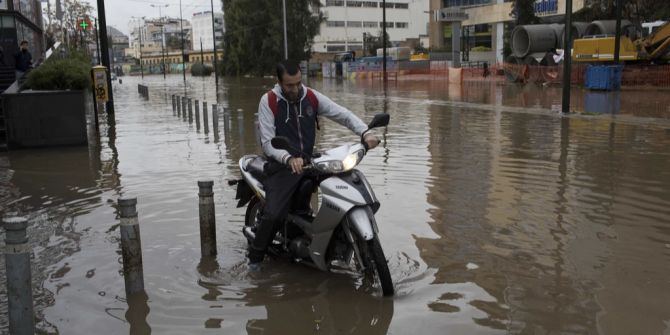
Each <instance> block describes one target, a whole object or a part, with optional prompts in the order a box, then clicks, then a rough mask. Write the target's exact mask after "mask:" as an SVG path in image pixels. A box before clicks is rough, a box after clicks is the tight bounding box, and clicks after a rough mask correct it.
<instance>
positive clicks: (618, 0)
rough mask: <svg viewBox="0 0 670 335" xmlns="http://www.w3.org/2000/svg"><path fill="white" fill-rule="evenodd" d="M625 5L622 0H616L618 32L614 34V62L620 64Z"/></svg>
mask: <svg viewBox="0 0 670 335" xmlns="http://www.w3.org/2000/svg"><path fill="white" fill-rule="evenodd" d="M622 7H623V5H622V4H621V0H616V33H615V35H614V64H619V53H620V52H621V11H622Z"/></svg>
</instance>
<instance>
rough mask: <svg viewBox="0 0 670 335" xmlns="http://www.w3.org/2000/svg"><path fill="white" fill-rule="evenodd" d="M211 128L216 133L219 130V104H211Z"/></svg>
mask: <svg viewBox="0 0 670 335" xmlns="http://www.w3.org/2000/svg"><path fill="white" fill-rule="evenodd" d="M212 130H213V131H214V132H215V133H216V132H218V130H219V105H217V104H212Z"/></svg>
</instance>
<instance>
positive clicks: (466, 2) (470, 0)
mask: <svg viewBox="0 0 670 335" xmlns="http://www.w3.org/2000/svg"><path fill="white" fill-rule="evenodd" d="M492 2H493V0H442V4H443V7H470V6H480V5H486V4H490V3H492ZM505 2H508V1H505Z"/></svg>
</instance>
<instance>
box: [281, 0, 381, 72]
mask: <svg viewBox="0 0 670 335" xmlns="http://www.w3.org/2000/svg"><path fill="white" fill-rule="evenodd" d="M384 1H386V0H384ZM282 6H283V9H284V59H288V37H286V0H282Z"/></svg>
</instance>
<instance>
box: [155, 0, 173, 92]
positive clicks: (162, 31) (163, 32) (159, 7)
mask: <svg viewBox="0 0 670 335" xmlns="http://www.w3.org/2000/svg"><path fill="white" fill-rule="evenodd" d="M167 6H169V4H165V5H159V4H151V7H154V8H156V7H158V19H159V20H160V26H161V54H162V56H163V66H162V67H163V79H165V31H164V30H163V26H164V25H165V23H164V22H163V15H162V14H161V7H167Z"/></svg>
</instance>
